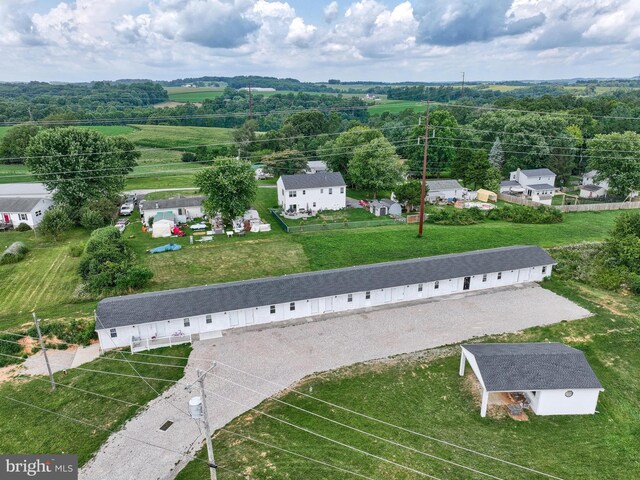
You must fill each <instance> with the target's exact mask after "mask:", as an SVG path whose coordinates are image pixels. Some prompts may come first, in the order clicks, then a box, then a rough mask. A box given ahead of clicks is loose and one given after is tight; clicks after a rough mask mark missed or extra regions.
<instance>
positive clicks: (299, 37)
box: [286, 17, 317, 47]
mask: <svg viewBox="0 0 640 480" xmlns="http://www.w3.org/2000/svg"><path fill="white" fill-rule="evenodd" d="M316 30H317V27H315V26H314V25H307V24H306V23H304V20H303V19H302V18H300V17H296V18H294V19H293V20H292V21H291V24H290V25H289V33H288V34H287V38H286V39H287V42H289V43H292V44H293V45H296V46H298V47H308V46H309V45H310V43H311V42H312V41H313V39H314V37H315V34H316Z"/></svg>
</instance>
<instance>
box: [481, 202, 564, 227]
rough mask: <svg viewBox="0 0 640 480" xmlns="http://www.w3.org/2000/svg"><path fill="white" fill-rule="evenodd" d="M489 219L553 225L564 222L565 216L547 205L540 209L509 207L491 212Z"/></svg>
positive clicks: (518, 206)
mask: <svg viewBox="0 0 640 480" xmlns="http://www.w3.org/2000/svg"><path fill="white" fill-rule="evenodd" d="M487 217H488V218H490V219H491V220H506V221H508V222H513V223H528V224H551V223H562V222H563V221H564V216H563V214H562V212H561V211H560V210H558V209H557V208H554V207H547V206H545V205H540V206H538V207H525V206H523V205H508V206H505V207H503V208H495V209H493V210H490V211H489V213H488V214H487Z"/></svg>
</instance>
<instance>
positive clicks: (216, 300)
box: [97, 246, 555, 328]
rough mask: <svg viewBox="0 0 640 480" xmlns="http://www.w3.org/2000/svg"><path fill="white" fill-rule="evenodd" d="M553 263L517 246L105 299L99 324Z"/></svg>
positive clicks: (133, 322) (546, 256)
mask: <svg viewBox="0 0 640 480" xmlns="http://www.w3.org/2000/svg"><path fill="white" fill-rule="evenodd" d="M552 264H555V262H554V260H553V258H551V256H549V254H548V253H547V252H545V251H544V250H542V249H541V248H540V247H535V246H516V247H504V248H496V249H491V250H480V251H474V252H467V253H461V254H454V255H442V256H437V257H424V258H417V259H413V260H403V261H399V262H388V263H377V264H373V265H363V266H358V267H350V268H341V269H337V270H325V271H319V272H308V273H300V274H295V275H284V276H281V277H271V278H263V279H258V280H248V281H243V282H233V283H223V284H217V285H206V286H202V287H190V288H182V289H177V290H168V291H163V292H152V293H142V294H136V295H128V296H122V297H112V298H106V299H104V300H102V301H100V303H98V309H97V312H98V316H99V318H100V321H101V322H102V324H99V327H98V328H100V325H103V327H102V328H111V327H117V326H123V325H136V324H141V323H148V322H155V321H158V320H170V319H174V318H182V317H191V316H197V315H204V314H208V313H216V312H226V311H231V310H239V309H243V308H252V307H259V306H266V305H275V304H279V303H287V302H296V301H299V300H307V299H310V298H321V297H327V296H330V295H342V294H346V293H354V292H365V291H369V290H376V289H382V288H390V287H396V286H401V285H412V284H418V283H426V282H433V281H435V280H446V279H449V278H460V277H465V276H470V275H479V274H484V273H493V272H501V271H508V270H515V269H518V268H527V267H536V266H541V265H552Z"/></svg>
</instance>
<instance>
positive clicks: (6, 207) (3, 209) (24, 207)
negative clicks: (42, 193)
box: [0, 197, 42, 213]
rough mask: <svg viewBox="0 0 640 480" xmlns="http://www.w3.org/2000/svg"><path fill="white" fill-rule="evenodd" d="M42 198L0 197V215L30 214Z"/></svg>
mask: <svg viewBox="0 0 640 480" xmlns="http://www.w3.org/2000/svg"><path fill="white" fill-rule="evenodd" d="M40 200H42V198H10V197H0V213H28V212H30V211H31V210H32V209H33V207H35V206H36V205H37V204H38V203H39V202H40Z"/></svg>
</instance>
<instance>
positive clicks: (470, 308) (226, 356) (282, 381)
mask: <svg viewBox="0 0 640 480" xmlns="http://www.w3.org/2000/svg"><path fill="white" fill-rule="evenodd" d="M589 315H590V313H589V312H588V311H587V310H585V309H583V308H582V307H579V306H577V305H575V304H574V303H572V302H570V301H569V300H567V299H565V298H563V297H560V296H558V295H556V294H554V293H552V292H550V291H548V290H545V289H543V288H541V287H539V286H538V285H535V284H528V285H525V286H515V287H507V288H504V289H499V290H493V291H491V292H473V293H466V294H458V295H452V296H448V297H440V298H438V299H429V300H426V301H421V302H416V303H410V304H407V305H404V306H398V305H395V306H388V307H384V308H376V309H367V310H361V311H357V312H354V313H350V314H341V315H333V316H328V317H324V318H322V319H319V320H318V321H313V322H307V323H302V324H297V325H288V326H280V327H277V326H271V328H264V329H262V330H251V331H243V332H241V331H238V332H232V333H229V334H227V335H224V336H223V337H222V338H218V339H213V340H207V341H202V342H196V343H195V344H194V345H193V352H192V354H191V356H190V359H189V364H188V367H187V371H186V375H185V379H184V381H183V382H181V383H180V384H177V385H175V386H174V387H172V388H170V389H169V390H167V392H165V394H164V395H163V396H162V397H161V398H157V399H155V400H153V401H152V402H150V403H149V405H148V407H147V408H146V409H145V410H144V411H143V412H142V413H140V414H139V415H138V416H136V417H135V418H133V419H132V420H130V421H129V422H128V423H127V424H126V425H125V426H124V427H123V429H122V430H121V431H122V432H123V433H124V434H125V435H127V437H123V436H122V435H118V434H114V435H112V436H111V437H110V438H109V440H108V441H107V443H106V444H105V445H103V447H102V448H101V450H100V451H99V452H98V453H97V455H96V457H95V458H94V459H93V460H91V461H90V462H89V463H88V464H87V465H85V466H84V467H83V468H82V469H81V471H80V479H82V480H111V479H113V478H118V479H120V480H127V479H131V480H134V479H135V480H154V479H161V480H169V479H172V478H174V477H175V475H176V474H177V472H178V471H179V470H180V469H182V468H183V467H184V466H185V465H186V463H188V461H189V458H188V457H186V456H184V455H180V454H178V453H172V452H169V451H166V450H161V449H159V448H158V447H157V446H160V447H164V448H166V449H170V450H172V451H177V452H183V453H184V454H193V453H195V452H196V451H197V450H198V448H199V447H200V446H201V445H202V442H203V437H202V436H201V434H200V432H199V430H198V427H197V425H196V424H195V422H194V421H193V420H191V419H190V418H188V417H187V416H186V415H184V414H183V413H181V412H179V411H178V410H177V408H176V407H178V408H180V409H182V410H186V408H187V402H188V401H189V399H190V398H191V397H192V396H193V395H196V394H197V393H195V391H194V393H193V394H191V393H189V392H187V391H186V390H185V387H184V384H186V383H191V382H193V380H194V378H195V369H196V368H202V369H208V368H210V367H211V366H212V363H213V361H214V360H217V361H218V362H220V363H219V364H218V365H217V366H216V367H215V369H213V370H212V375H208V376H207V381H206V385H207V389H208V390H209V391H211V392H212V393H208V399H207V400H208V402H207V404H208V408H209V416H210V419H211V424H212V427H213V428H215V429H217V428H220V427H222V426H224V425H226V424H227V423H228V422H229V421H231V420H232V419H234V418H235V417H237V416H238V415H240V414H242V413H243V412H245V411H247V410H248V409H249V408H252V407H255V406H256V405H258V404H259V403H260V402H262V401H263V400H264V399H266V398H268V397H270V396H272V395H274V394H276V393H278V391H280V390H281V388H280V387H279V386H278V385H291V384H293V383H295V382H297V381H299V380H301V379H302V378H304V377H305V376H307V375H310V374H313V373H315V372H322V371H326V370H331V369H335V368H338V367H342V366H346V365H351V364H354V363H358V362H364V361H368V360H374V359H380V358H386V357H389V356H392V355H398V354H403V353H410V352H415V351H420V350H425V349H428V348H433V347H437V346H441V345H446V344H451V343H456V342H461V341H464V340H468V339H470V338H473V337H476V336H481V335H487V334H498V333H504V332H512V331H518V330H522V329H525V328H529V327H533V326H538V325H546V324H551V323H557V322H560V321H562V320H575V319H579V318H584V317H587V316H589ZM144 358H145V357H142V356H141V357H140V359H141V360H142V359H144ZM149 358H153V357H147V359H149ZM230 366H231V367H235V368H237V369H240V370H244V371H246V372H250V373H251V374H252V375H256V376H257V377H259V378H260V379H257V378H255V377H252V376H248V375H246V374H244V373H241V372H239V371H237V370H234V369H232V368H229V367H230ZM457 374H458V373H457V371H452V372H451V375H457ZM225 379H227V380H230V381H232V382H235V384H232V383H230V382H229V381H226V380H225ZM261 379H266V380H267V381H264V380H261ZM269 382H274V383H275V384H274V383H269ZM241 385H242V386H244V387H249V388H251V389H252V390H253V391H249V390H247V389H246V388H243V387H242V386H241ZM256 392H257V393H256ZM171 405H173V406H171ZM345 406H347V407H348V406H349V405H345ZM168 420H169V421H172V422H173V424H172V425H171V427H170V428H169V429H168V430H166V431H161V430H160V426H161V425H163V424H164V423H165V422H166V421H168ZM131 437H133V438H136V439H143V440H144V441H145V442H149V443H152V444H154V445H156V447H152V446H148V445H146V444H142V443H139V442H136V441H135V440H132V439H131ZM311 438H312V437H311ZM310 441H311V440H310Z"/></svg>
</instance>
